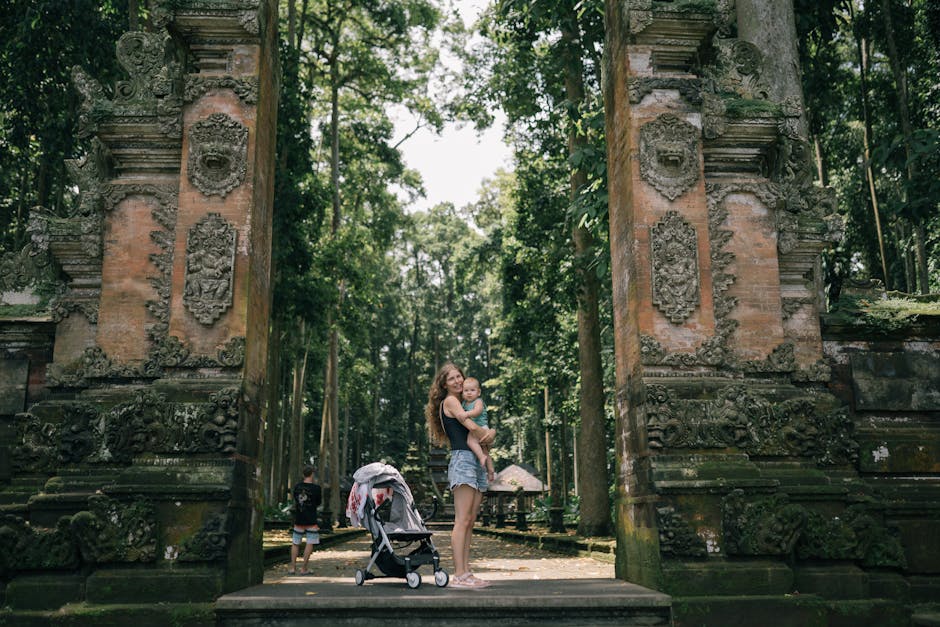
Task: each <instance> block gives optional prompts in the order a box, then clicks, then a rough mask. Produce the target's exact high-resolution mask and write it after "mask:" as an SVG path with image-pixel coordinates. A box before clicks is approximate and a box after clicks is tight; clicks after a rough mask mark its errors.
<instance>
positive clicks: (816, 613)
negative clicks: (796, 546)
mask: <svg viewBox="0 0 940 627" xmlns="http://www.w3.org/2000/svg"><path fill="white" fill-rule="evenodd" d="M672 601H673V603H672V616H673V627H728V626H729V625H773V626H774V627H908V626H909V625H910V624H911V623H910V621H911V615H910V610H908V609H907V608H905V607H904V606H903V605H901V604H900V603H896V602H894V601H889V600H886V599H874V600H862V601H826V600H825V599H822V598H820V597H818V596H815V595H811V594H807V595H785V596H754V597H705V596H702V597H673V600H672Z"/></svg>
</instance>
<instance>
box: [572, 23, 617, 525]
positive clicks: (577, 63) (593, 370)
mask: <svg viewBox="0 0 940 627" xmlns="http://www.w3.org/2000/svg"><path fill="white" fill-rule="evenodd" d="M562 39H563V40H565V42H566V44H567V45H566V46H565V51H566V59H565V61H566V62H565V93H566V95H567V98H568V105H569V107H570V109H571V110H572V111H575V112H576V111H577V110H578V107H579V106H580V104H581V103H582V102H583V101H584V77H583V67H582V63H581V56H580V55H581V52H580V48H579V47H578V43H577V42H578V41H580V34H579V32H578V30H577V18H576V16H575V15H573V14H572V15H571V16H570V18H569V20H568V23H567V24H565V25H564V26H563V27H562ZM569 129H570V130H569V131H568V154H569V155H571V154H574V153H575V152H576V151H577V150H578V149H580V148H581V146H583V144H584V142H585V138H584V137H583V136H582V135H579V134H578V132H577V130H576V128H575V124H574V120H572V121H571V123H570V126H569ZM586 184H587V175H586V174H585V173H584V172H583V171H581V170H573V171H572V173H571V179H570V185H571V195H570V198H571V201H572V202H574V200H575V198H576V196H577V194H578V191H579V190H580V189H581V188H582V187H583V186H584V185H586ZM572 240H573V242H574V250H575V271H576V272H577V281H578V362H579V365H580V368H581V395H580V400H581V438H580V440H581V441H580V442H579V445H580V451H579V453H580V454H579V455H578V461H579V462H580V463H581V464H582V467H581V469H580V472H579V479H580V480H581V485H580V486H579V488H580V489H579V491H580V493H581V522H580V523H579V524H578V533H579V534H581V535H582V536H598V535H607V534H609V533H610V503H609V500H608V496H607V488H608V485H609V482H608V477H607V442H606V437H605V435H606V433H605V432H606V429H605V420H604V383H603V368H602V365H601V332H600V316H599V314H598V281H597V273H596V272H595V271H594V269H593V268H592V267H591V266H590V259H591V254H592V251H593V249H594V237H593V235H592V234H591V232H590V231H589V230H588V229H587V228H585V227H583V226H579V223H578V221H575V224H574V227H573V229H572Z"/></svg>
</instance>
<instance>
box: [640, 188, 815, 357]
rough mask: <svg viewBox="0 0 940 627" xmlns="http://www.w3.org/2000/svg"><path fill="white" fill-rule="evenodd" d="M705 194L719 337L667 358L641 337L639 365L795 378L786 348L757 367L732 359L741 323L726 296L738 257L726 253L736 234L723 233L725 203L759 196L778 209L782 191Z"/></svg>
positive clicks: (650, 340)
mask: <svg viewBox="0 0 940 627" xmlns="http://www.w3.org/2000/svg"><path fill="white" fill-rule="evenodd" d="M705 190H706V198H707V202H708V239H709V248H710V251H711V255H710V257H711V271H712V302H713V303H714V308H715V309H714V312H715V334H714V335H713V336H712V337H711V338H708V339H707V340H705V341H704V342H702V344H701V345H700V346H699V347H698V348H696V349H695V351H693V352H691V353H687V352H681V353H667V352H666V351H665V350H664V349H663V347H662V345H661V344H660V343H659V342H658V341H657V340H656V338H654V337H651V336H646V335H644V336H641V337H640V359H641V361H642V363H643V364H644V365H647V366H661V365H665V366H676V367H684V368H696V367H702V366H707V367H718V368H723V369H727V370H732V371H737V372H750V373H754V372H792V371H794V369H795V367H796V363H795V359H794V358H793V347H792V345H790V344H788V343H784V344H781V345H780V346H778V347H777V348H775V349H774V351H773V352H772V353H771V355H769V356H768V357H767V358H766V359H762V360H756V361H748V360H744V359H739V358H738V357H736V356H735V355H734V354H732V351H731V349H730V347H729V342H730V340H731V337H732V335H733V334H734V331H735V330H736V329H737V328H738V321H737V320H734V319H733V318H731V317H730V316H731V313H732V311H733V310H734V308H735V307H736V306H737V299H736V298H734V297H733V296H728V295H727V292H728V289H729V288H730V287H731V286H732V285H733V284H734V283H735V281H736V280H737V277H735V276H734V274H733V273H731V272H729V271H728V267H729V266H730V264H731V262H732V261H734V258H735V257H734V253H731V252H729V251H727V250H726V246H727V244H728V242H730V241H731V237H732V236H733V232H732V231H731V230H729V229H726V228H723V225H724V223H725V221H726V220H727V218H728V210H727V208H726V207H725V206H724V201H725V199H726V198H727V197H728V196H729V195H730V194H733V193H746V194H752V195H754V196H756V197H757V198H758V199H759V200H760V201H761V202H762V203H764V204H765V205H767V206H768V207H771V208H774V207H777V206H778V205H779V204H780V195H781V190H780V188H779V187H778V186H777V185H775V184H773V183H748V182H735V183H706V185H705Z"/></svg>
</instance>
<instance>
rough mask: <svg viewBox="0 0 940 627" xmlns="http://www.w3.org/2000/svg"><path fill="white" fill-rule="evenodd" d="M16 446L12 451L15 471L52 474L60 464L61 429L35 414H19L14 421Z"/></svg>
mask: <svg viewBox="0 0 940 627" xmlns="http://www.w3.org/2000/svg"><path fill="white" fill-rule="evenodd" d="M13 423H14V426H15V428H16V442H17V443H16V445H15V446H14V447H13V450H12V455H11V457H12V462H13V469H14V470H16V471H17V472H24V473H50V472H52V471H54V470H55V467H56V464H57V462H58V439H59V429H58V427H57V426H56V425H54V424H51V423H48V422H44V421H40V420H39V418H37V417H36V416H34V415H33V414H29V413H23V414H17V415H16V416H15V417H14V419H13Z"/></svg>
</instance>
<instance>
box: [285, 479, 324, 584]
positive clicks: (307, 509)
mask: <svg viewBox="0 0 940 627" xmlns="http://www.w3.org/2000/svg"><path fill="white" fill-rule="evenodd" d="M303 475H304V478H303V481H300V482H299V483H298V484H297V485H295V486H294V534H293V538H292V539H291V547H290V567H291V572H293V574H295V575H296V574H297V554H298V553H300V539H301V538H305V540H306V542H307V545H306V546H305V547H304V565H303V570H301V571H300V574H301V575H309V574H310V573H309V572H308V571H307V564H308V563H309V562H310V554H311V553H313V545H314V544H320V527H319V525H317V508H318V507H320V501H321V499H322V491H321V490H320V486H319V485H317V484H316V483H314V480H313V466H310V465H309V464H308V465H306V466H304V469H303Z"/></svg>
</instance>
